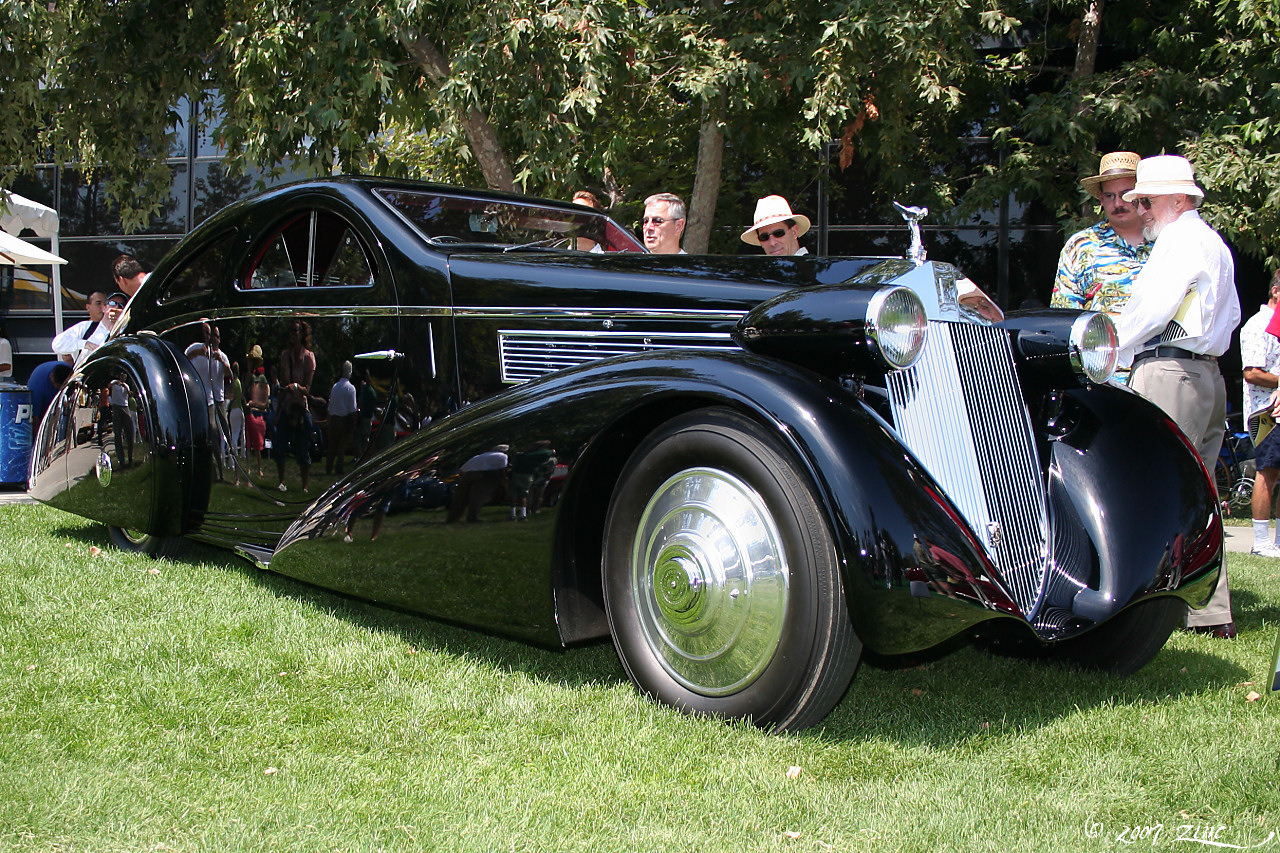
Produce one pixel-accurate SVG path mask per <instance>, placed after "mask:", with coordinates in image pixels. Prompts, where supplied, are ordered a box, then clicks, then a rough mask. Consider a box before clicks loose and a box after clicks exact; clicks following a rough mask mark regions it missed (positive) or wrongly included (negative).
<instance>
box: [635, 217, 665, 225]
mask: <svg viewBox="0 0 1280 853" xmlns="http://www.w3.org/2000/svg"><path fill="white" fill-rule="evenodd" d="M670 221H671V220H669V219H663V218H662V217H661V216H646V217H645V218H644V219H641V220H640V224H641V225H649V224H651V223H652V224H653V225H666V224H667V223H668V222H670Z"/></svg>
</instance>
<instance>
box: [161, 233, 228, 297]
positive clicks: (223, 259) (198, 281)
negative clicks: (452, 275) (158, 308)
mask: <svg viewBox="0 0 1280 853" xmlns="http://www.w3.org/2000/svg"><path fill="white" fill-rule="evenodd" d="M234 237H235V232H231V231H228V232H226V233H224V234H220V235H219V236H217V237H215V238H213V240H211V241H210V242H209V243H208V244H207V245H206V246H205V247H204V249H203V250H202V251H201V252H200V253H199V254H198V255H196V256H195V258H194V259H192V260H191V261H190V262H189V263H188V264H187V265H186V266H184V267H183V268H182V269H181V270H179V271H178V272H177V273H176V274H174V275H172V276H170V277H169V283H168V284H167V285H165V289H164V293H163V294H161V296H160V300H159V301H160V303H161V304H162V305H163V304H166V303H169V302H174V301H177V300H179V299H185V298H187V297H189V296H197V295H199V294H201V293H208V292H209V291H210V290H213V287H214V285H215V284H217V282H218V279H219V277H221V276H225V275H229V274H230V270H231V266H230V265H231V263H232V260H233V259H232V258H231V257H230V253H231V248H232V246H233V245H234V239H233V238H234Z"/></svg>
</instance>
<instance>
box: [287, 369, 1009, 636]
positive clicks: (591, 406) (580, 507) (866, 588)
mask: <svg viewBox="0 0 1280 853" xmlns="http://www.w3.org/2000/svg"><path fill="white" fill-rule="evenodd" d="M713 405H727V406H732V407H734V408H736V409H738V410H740V411H743V412H745V413H748V414H750V415H751V416H752V417H754V418H755V419H757V420H758V421H759V422H761V423H763V424H766V425H768V426H771V427H772V428H774V429H775V430H777V432H778V434H779V435H780V436H782V437H783V438H784V439H785V440H786V441H787V442H788V443H789V444H790V445H791V447H792V448H794V450H795V453H796V456H797V459H798V461H799V464H800V466H802V468H803V473H804V474H806V475H807V476H808V477H809V478H810V479H811V480H812V482H813V483H814V484H815V486H816V488H817V489H818V492H819V495H820V497H821V499H822V501H823V505H824V507H825V512H826V514H827V517H828V523H829V524H830V527H831V529H832V531H833V532H834V534H835V538H836V540H837V543H838V548H839V554H838V555H837V556H838V558H839V560H840V563H841V565H842V566H843V572H844V580H845V589H846V597H847V601H848V606H849V609H850V613H851V615H852V618H853V620H854V626H855V630H857V631H858V633H859V636H860V637H861V638H862V639H863V641H864V642H865V643H866V644H867V645H868V646H869V647H870V648H872V649H874V650H876V651H881V652H894V651H908V650H914V649H920V648H924V647H927V646H931V645H934V644H936V643H938V642H940V641H942V640H945V639H947V638H948V637H950V636H953V635H954V634H956V633H959V632H961V631H963V630H965V629H966V628H968V627H970V626H972V625H973V624H976V623H977V622H980V621H983V620H985V619H989V618H992V617H994V616H999V615H1011V614H1015V613H1016V612H1017V610H1016V607H1015V605H1014V604H1013V603H1012V601H1011V600H1010V599H1009V597H1008V595H1007V594H1006V592H1005V591H1004V590H1003V588H1002V587H1001V586H1000V584H999V582H998V581H997V580H996V579H995V576H994V574H993V572H992V571H991V567H990V564H989V563H988V561H987V559H986V557H985V556H984V555H983V553H982V552H981V550H980V548H979V547H978V546H977V544H976V542H975V540H974V538H973V537H972V535H970V533H969V532H968V531H967V529H965V528H964V526H963V524H962V523H961V522H960V516H959V514H958V513H957V512H956V511H955V509H954V508H953V507H952V505H951V503H950V501H948V499H947V498H946V497H945V496H944V495H943V494H942V492H941V490H940V489H938V488H937V486H936V484H935V483H934V482H933V480H932V478H931V477H930V476H929V475H928V474H927V473H926V472H925V471H923V470H922V469H921V468H920V466H919V465H918V463H917V462H916V461H915V459H914V458H913V457H912V456H911V454H910V453H909V452H907V451H906V450H905V448H903V447H902V445H901V444H900V443H899V442H898V441H897V439H896V437H895V435H894V434H893V432H892V430H891V429H890V428H889V427H888V426H887V424H885V423H884V421H882V420H881V419H880V418H879V417H877V416H876V415H874V414H873V413H872V412H871V411H870V410H869V409H868V408H867V407H866V406H864V405H863V404H862V403H861V402H860V401H859V400H858V399H857V398H856V397H854V396H853V395H852V394H851V393H850V392H848V391H846V390H844V389H843V388H841V387H840V386H839V385H838V384H836V383H834V382H830V381H828V380H825V379H822V378H821V377H819V376H817V375H816V374H813V373H810V372H808V371H805V370H803V369H802V368H798V367H796V366H794V365H790V364H786V363H783V362H780V361H776V360H771V359H767V358H763V357H760V356H756V355H752V354H749V353H705V352H695V351H666V352H651V353H643V354H637V355H634V356H626V357H622V358H618V359H609V360H606V361H599V362H593V363H591V364H588V365H584V366H582V367H580V368H576V369H573V370H567V371H563V372H560V373H556V374H553V375H551V376H548V377H546V378H544V379H540V380H536V381H533V382H529V383H527V384H525V385H522V386H519V387H517V388H514V389H512V390H511V391H508V392H506V393H504V394H501V395H498V396H497V397H494V398H491V399H489V400H486V401H484V402H482V403H479V404H476V405H474V406H470V407H468V408H466V409H463V410H462V411H460V412H458V413H456V414H454V415H451V416H450V417H448V418H445V419H442V420H440V421H439V422H437V423H436V424H433V425H432V426H431V427H429V428H428V429H426V430H423V431H421V432H419V433H417V434H415V435H414V436H413V437H411V438H409V439H407V440H405V441H404V442H402V443H401V444H399V445H397V446H395V447H393V448H392V449H391V450H390V451H388V453H387V454H384V455H383V456H382V457H380V458H379V459H377V460H376V461H375V463H374V466H373V467H372V468H367V469H365V470H364V471H363V472H361V473H358V474H354V475H353V476H352V477H351V478H349V479H348V481H346V482H344V483H341V484H338V485H337V486H335V488H334V489H333V490H330V491H329V492H328V493H326V494H325V495H322V496H321V497H320V498H319V499H318V500H317V501H316V504H315V505H314V507H313V508H312V509H311V510H310V511H308V512H307V513H305V514H304V515H303V516H302V517H301V518H300V519H299V520H298V521H297V522H296V523H295V524H294V525H293V526H291V527H290V529H289V530H288V531H287V532H286V534H285V536H284V537H283V539H282V541H281V543H280V547H279V548H278V550H277V552H276V553H275V555H274V556H273V557H272V558H271V562H270V567H271V568H272V569H273V570H277V571H281V572H282V573H284V574H289V575H292V576H295V577H299V578H301V579H303V580H307V581H310V582H313V583H318V584H320V585H323V586H327V587H330V588H337V589H340V590H343V591H346V592H351V593H353V594H357V595H361V596H363V597H368V598H374V599H378V600H383V601H387V602H389V603H393V604H396V605H399V606H404V607H408V608H410V609H413V610H418V611H420V612H425V613H428V614H431V615H435V616H439V617H442V618H447V619H454V620H458V621H463V622H467V623H468V624H473V625H477V626H479V627H484V628H488V629H490V630H497V631H501V632H504V633H513V634H516V635H518V636H524V637H526V638H532V639H538V640H542V641H547V642H566V641H572V640H577V639H582V638H584V637H587V636H593V635H597V634H598V633H599V632H600V631H601V630H602V626H603V620H602V619H601V618H600V617H601V611H600V600H601V597H600V591H599V590H600V580H599V571H600V567H599V553H600V538H601V535H602V530H603V521H604V515H605V512H606V510H607V507H608V503H609V499H610V494H611V491H612V488H613V485H614V483H615V482H616V480H617V474H618V472H619V471H620V470H621V468H622V466H623V465H624V464H625V462H626V459H627V457H628V456H629V454H630V452H631V451H632V449H634V447H635V446H636V445H637V444H638V443H639V442H640V441H641V440H642V439H643V437H644V436H645V435H646V434H648V432H650V431H651V430H652V429H653V428H655V427H656V426H657V425H658V424H660V423H662V422H663V421H664V420H666V419H668V418H670V417H673V416H674V415H675V414H678V413H680V412H684V411H688V410H690V409H693V408H699V407H704V406H713ZM535 442H546V443H548V444H549V446H552V447H554V448H555V450H556V455H557V457H558V458H559V459H560V460H561V461H562V463H564V464H567V465H568V466H569V469H570V470H569V474H568V477H567V479H566V480H565V482H564V486H563V497H562V499H561V500H560V501H559V503H558V504H557V506H556V507H555V508H554V509H552V510H548V511H545V512H547V513H549V514H550V517H551V518H552V519H553V521H554V523H552V524H543V523H542V522H541V521H539V523H538V524H536V525H522V524H498V523H491V524H484V525H480V526H476V527H474V528H472V527H470V526H469V525H468V524H467V522H466V520H465V519H464V518H463V516H462V514H461V512H459V513H457V514H456V515H455V514H454V513H453V511H452V509H451V508H446V507H444V506H435V507H432V508H428V507H419V508H412V509H407V510H406V511H405V513H406V515H405V516H403V517H404V518H405V522H404V524H403V525H397V524H392V523H391V521H384V520H383V518H384V517H385V516H386V515H387V514H388V513H390V514H393V515H394V514H395V513H396V509H395V506H396V502H397V499H396V498H395V495H397V494H398V493H399V491H398V490H402V489H403V488H404V486H405V484H406V483H408V482H411V481H418V480H422V479H427V480H430V481H433V482H439V483H441V484H445V485H448V484H457V483H459V482H460V476H459V470H460V469H461V467H462V466H463V464H464V463H465V462H466V461H467V460H468V459H470V458H472V457H473V456H476V455H477V454H481V453H483V452H485V451H490V450H492V449H494V448H499V447H506V448H507V452H509V453H511V454H512V455H513V456H514V454H515V453H517V452H518V450H520V449H521V448H523V447H525V446H530V445H532V444H533V443H535ZM383 507H385V508H386V509H385V510H383V509H382V508H383ZM480 509H481V512H482V516H481V518H480V519H479V520H480V521H493V522H497V521H502V520H505V519H504V516H505V507H502V508H499V507H496V506H489V507H487V508H486V507H481V508H480ZM484 514H487V515H484ZM410 516H411V517H410ZM364 518H368V519H369V521H367V522H366V521H362V520H360V519H364ZM353 519H354V520H356V522H353V521H352V520H353ZM375 530H376V531H377V532H376V534H375V533H374V531H375ZM480 531H483V536H482V537H481V536H480V535H479V534H480ZM374 535H376V536H377V537H378V540H377V543H378V545H379V546H382V547H383V548H385V549H386V551H385V552H384V553H389V554H400V553H404V555H405V560H404V562H403V564H395V565H392V564H391V562H390V561H389V560H388V559H387V558H386V557H384V556H375V555H372V552H369V553H365V551H364V549H365V548H368V547H370V545H369V540H370V537H372V536H374ZM347 538H349V539H350V541H349V542H345V543H344V542H343V540H345V539H347ZM397 540H398V541H400V542H402V543H403V544H395V543H396V541H397ZM335 543H337V544H335ZM384 543H390V544H384ZM344 549H345V550H344ZM362 555H363V556H362ZM463 567H465V568H463Z"/></svg>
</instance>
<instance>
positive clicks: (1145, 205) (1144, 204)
mask: <svg viewBox="0 0 1280 853" xmlns="http://www.w3.org/2000/svg"><path fill="white" fill-rule="evenodd" d="M1134 201H1135V202H1137V203H1138V206H1139V207H1141V208H1142V209H1143V210H1150V209H1151V197H1150V196H1144V197H1143V198H1135V199H1134Z"/></svg>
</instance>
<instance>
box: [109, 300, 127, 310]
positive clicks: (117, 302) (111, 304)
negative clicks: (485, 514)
mask: <svg viewBox="0 0 1280 853" xmlns="http://www.w3.org/2000/svg"><path fill="white" fill-rule="evenodd" d="M107 307H108V308H123V307H124V303H123V302H121V301H120V300H118V299H112V300H111V301H110V302H108V303H107Z"/></svg>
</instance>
